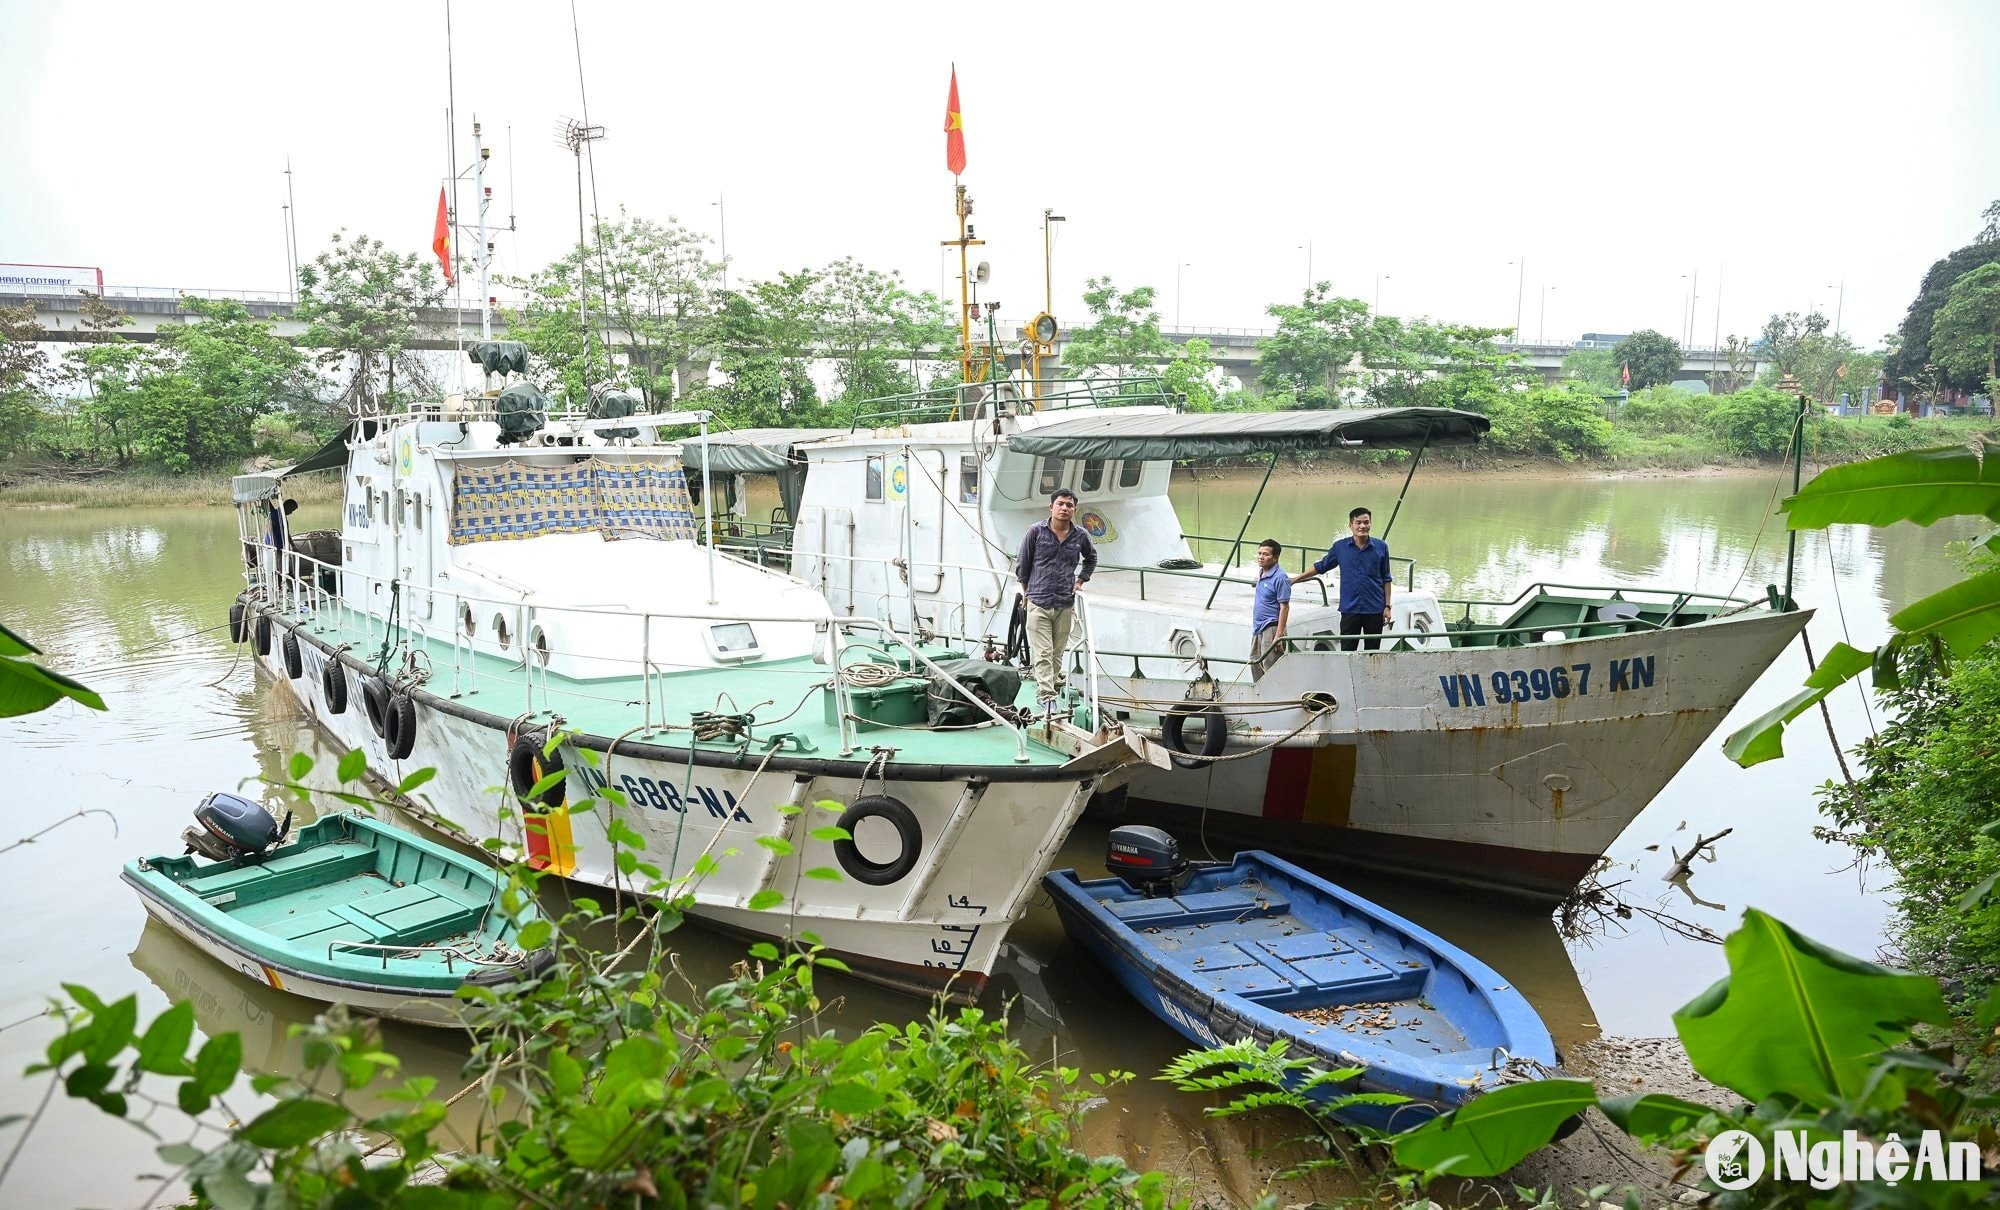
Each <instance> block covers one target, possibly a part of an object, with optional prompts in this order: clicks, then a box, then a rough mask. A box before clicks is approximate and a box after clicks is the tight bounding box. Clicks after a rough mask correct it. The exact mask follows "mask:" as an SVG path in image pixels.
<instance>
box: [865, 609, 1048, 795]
mask: <svg viewBox="0 0 2000 1210" xmlns="http://www.w3.org/2000/svg"><path fill="white" fill-rule="evenodd" d="M834 626H835V628H836V629H840V628H844V627H849V626H865V627H868V628H870V629H873V630H874V631H876V632H877V633H878V634H881V635H882V636H883V637H884V638H885V639H888V640H890V641H892V642H895V643H897V644H899V645H901V646H902V648H903V649H904V650H905V651H908V652H909V653H910V655H911V656H913V657H914V658H915V659H916V660H917V662H918V663H920V664H922V665H923V666H924V667H925V668H927V669H929V670H930V672H931V674H932V675H933V676H938V677H942V678H944V679H945V680H947V681H950V680H952V679H953V678H952V676H951V674H950V673H947V672H946V671H945V670H944V669H942V668H940V667H938V666H937V664H936V662H935V661H933V660H932V659H931V657H929V656H927V655H925V654H924V653H923V652H922V651H921V650H919V649H918V647H917V645H916V644H915V643H912V642H910V641H909V640H908V639H905V638H904V637H903V636H902V635H901V634H899V633H897V631H896V628H895V627H894V626H892V625H890V624H889V623H887V622H884V621H882V620H881V619H880V618H841V619H838V620H837V621H836V622H835V623H834ZM834 680H835V681H839V680H840V670H839V668H838V666H837V665H836V667H835V669H834ZM954 683H955V682H954ZM959 696H960V697H963V698H965V699H967V700H968V701H970V702H971V703H972V704H973V705H975V706H977V707H979V709H980V710H981V711H983V712H984V713H985V715H986V717H988V718H990V719H992V720H993V721H994V722H996V723H999V724H1000V725H1001V726H1003V727H1006V728H1008V729H1009V730H1011V731H1013V732H1014V760H1015V761H1016V762H1017V763H1020V764H1026V763H1027V761H1028V731H1027V728H1025V727H1019V726H1016V725H1015V724H1013V723H1011V722H1009V721H1008V720H1007V719H1005V718H1002V717H1001V716H1000V714H999V712H998V711H996V710H994V709H993V707H991V706H989V705H987V704H986V703H985V702H983V701H981V700H980V699H979V697H978V696H977V695H976V694H972V693H962V694H960V695H959ZM841 714H842V715H843V717H844V716H845V715H846V711H845V710H842V711H841Z"/></svg>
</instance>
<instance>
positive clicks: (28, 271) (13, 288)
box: [0, 262, 104, 294]
mask: <svg viewBox="0 0 2000 1210" xmlns="http://www.w3.org/2000/svg"><path fill="white" fill-rule="evenodd" d="M75 290H90V291H94V292H95V293H98V294H102V293H104V270H102V269H98V268H93V267H91V266H89V265H10V264H7V263H5V262H0V294H68V293H70V292H72V291H75Z"/></svg>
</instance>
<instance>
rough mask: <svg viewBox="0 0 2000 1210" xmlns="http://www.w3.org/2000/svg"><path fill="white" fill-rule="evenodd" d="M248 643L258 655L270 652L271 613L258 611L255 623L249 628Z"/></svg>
mask: <svg viewBox="0 0 2000 1210" xmlns="http://www.w3.org/2000/svg"><path fill="white" fill-rule="evenodd" d="M250 644H251V646H252V647H253V648H254V649H255V650H256V652H257V654H258V655H269V654H271V615H270V614H268V613H260V614H258V615H257V624H256V625H255V626H253V627H251V629H250Z"/></svg>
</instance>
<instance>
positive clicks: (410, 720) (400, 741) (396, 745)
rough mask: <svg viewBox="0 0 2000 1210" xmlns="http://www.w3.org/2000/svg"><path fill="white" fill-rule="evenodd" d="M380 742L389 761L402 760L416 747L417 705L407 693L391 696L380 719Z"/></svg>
mask: <svg viewBox="0 0 2000 1210" xmlns="http://www.w3.org/2000/svg"><path fill="white" fill-rule="evenodd" d="M382 741H383V743H385V744H386V745H388V749H389V759H390V760H404V759H407V758H408V757H409V755H410V750H411V749H413V748H415V747H416V746H417V703H416V702H415V701H413V700H412V699H411V698H410V695H409V694H407V693H397V694H392V695H391V696H390V698H389V708H388V710H387V711H385V712H384V715H383V719H382Z"/></svg>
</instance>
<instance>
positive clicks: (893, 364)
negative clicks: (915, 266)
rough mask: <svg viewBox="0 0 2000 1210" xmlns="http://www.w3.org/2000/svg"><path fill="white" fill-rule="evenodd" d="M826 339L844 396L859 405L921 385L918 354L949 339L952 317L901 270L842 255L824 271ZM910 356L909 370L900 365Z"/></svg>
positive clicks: (819, 289) (821, 303)
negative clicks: (914, 288)
mask: <svg viewBox="0 0 2000 1210" xmlns="http://www.w3.org/2000/svg"><path fill="white" fill-rule="evenodd" d="M819 278H820V280H819V283H818V285H817V286H816V288H815V290H816V293H817V294H818V299H817V305H818V307H819V309H820V311H821V312H822V314H823V315H824V321H823V322H824V328H823V331H822V339H823V341H824V343H825V346H826V352H827V353H828V354H830V355H831V356H832V358H833V361H834V367H835V379H836V381H838V382H839V383H840V392H841V397H842V398H843V399H845V400H846V401H847V402H850V403H855V402H859V401H860V400H863V399H879V398H881V397H882V396H885V395H894V394H898V393H900V392H903V391H909V390H913V389H915V387H916V385H917V375H916V356H915V355H916V353H917V351H918V349H919V348H937V347H939V346H940V345H942V344H943V343H944V341H945V340H946V339H947V338H948V335H949V331H950V323H951V320H950V316H949V315H948V313H946V312H945V311H944V304H943V303H942V302H940V301H939V299H938V297H937V295H935V294H930V293H924V294H912V293H911V292H910V291H909V290H908V289H906V288H905V287H904V285H903V282H902V275H901V274H899V273H881V272H879V271H877V270H874V269H870V268H868V267H866V266H865V265H862V264H860V263H859V262H857V261H855V260H854V258H852V257H845V256H844V257H842V258H840V259H839V260H837V261H835V262H833V263H832V264H830V265H828V266H827V267H826V268H825V269H824V270H822V271H821V273H820V275H819ZM904 359H907V360H908V363H909V368H908V369H905V368H904V367H903V366H902V365H899V364H897V363H898V362H899V361H902V360H904Z"/></svg>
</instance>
